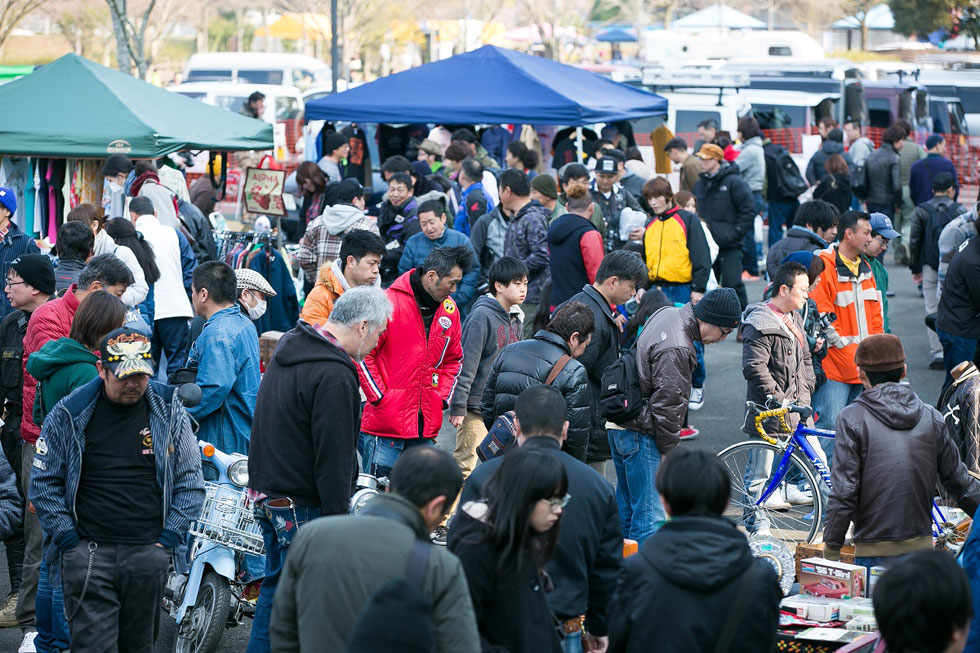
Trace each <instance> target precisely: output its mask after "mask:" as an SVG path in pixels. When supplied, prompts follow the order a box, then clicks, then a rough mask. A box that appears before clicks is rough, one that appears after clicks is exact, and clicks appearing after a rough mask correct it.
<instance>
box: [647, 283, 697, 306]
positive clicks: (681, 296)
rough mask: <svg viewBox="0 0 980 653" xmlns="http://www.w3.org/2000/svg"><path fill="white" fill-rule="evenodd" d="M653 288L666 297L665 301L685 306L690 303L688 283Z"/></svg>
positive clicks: (655, 285)
mask: <svg viewBox="0 0 980 653" xmlns="http://www.w3.org/2000/svg"><path fill="white" fill-rule="evenodd" d="M654 287H656V288H657V289H659V290H661V291H663V293H664V294H665V295H667V299H669V300H670V301H672V302H674V303H675V304H686V303H688V302H689V301H691V284H689V283H681V284H677V285H676V286H672V285H668V284H665V285H658V284H654Z"/></svg>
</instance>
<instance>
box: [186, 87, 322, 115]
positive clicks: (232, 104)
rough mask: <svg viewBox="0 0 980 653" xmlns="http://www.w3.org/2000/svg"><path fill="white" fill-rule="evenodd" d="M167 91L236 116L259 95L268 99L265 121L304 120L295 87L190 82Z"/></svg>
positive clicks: (300, 98) (300, 96)
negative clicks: (255, 93) (252, 97)
mask: <svg viewBox="0 0 980 653" xmlns="http://www.w3.org/2000/svg"><path fill="white" fill-rule="evenodd" d="M167 90H168V91H173V92H174V93H180V94H181V95H185V96H187V97H189V98H193V99H195V100H200V101H201V102H204V103H205V104H210V105H211V106H215V107H221V108H222V109H228V110H229V111H234V112H235V113H237V112H239V111H241V109H242V107H243V106H244V105H245V101H246V100H247V99H248V96H249V95H251V94H252V93H253V92H255V91H260V92H261V93H262V94H264V95H265V113H263V115H262V116H261V118H262V120H264V121H266V122H270V123H274V122H276V121H279V120H296V119H300V118H302V117H303V96H302V94H301V93H300V91H299V90H298V89H296V88H294V87H292V86H281V85H275V86H274V85H271V84H240V83H236V82H189V83H186V84H178V85H177V86H171V87H169V88H168V89H167Z"/></svg>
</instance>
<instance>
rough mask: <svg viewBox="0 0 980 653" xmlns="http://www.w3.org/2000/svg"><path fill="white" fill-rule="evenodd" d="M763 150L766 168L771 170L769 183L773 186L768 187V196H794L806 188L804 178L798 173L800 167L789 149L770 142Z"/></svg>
mask: <svg viewBox="0 0 980 653" xmlns="http://www.w3.org/2000/svg"><path fill="white" fill-rule="evenodd" d="M763 152H765V155H766V170H767V171H771V173H770V175H769V183H771V184H773V185H774V186H775V188H770V189H769V194H770V197H780V198H786V199H789V198H794V197H798V196H799V195H801V194H802V193H803V192H804V191H805V190H806V189H807V183H806V179H804V178H803V175H801V174H800V167H799V166H798V165H796V161H794V160H793V157H792V156H790V153H789V150H787V149H786V148H785V147H783V146H782V145H776V144H774V143H770V144H769V145H767V146H766V147H765V148H764V149H763ZM773 191H775V192H773Z"/></svg>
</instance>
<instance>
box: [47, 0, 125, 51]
mask: <svg viewBox="0 0 980 653" xmlns="http://www.w3.org/2000/svg"><path fill="white" fill-rule="evenodd" d="M44 12H45V13H46V14H47V15H48V16H50V17H51V19H52V20H53V21H54V23H55V25H57V26H58V31H59V32H61V35H62V36H63V37H64V38H65V40H66V41H68V43H69V45H71V49H72V52H74V53H75V54H77V55H80V56H87V57H90V58H94V56H95V53H96V52H97V51H98V52H101V53H104V52H105V38H106V37H107V36H108V35H109V34H111V33H112V19H111V18H110V17H109V11H108V8H107V7H106V3H105V1H104V0H58V1H55V2H48V3H47V4H46V5H45V6H44ZM100 45H101V47H100Z"/></svg>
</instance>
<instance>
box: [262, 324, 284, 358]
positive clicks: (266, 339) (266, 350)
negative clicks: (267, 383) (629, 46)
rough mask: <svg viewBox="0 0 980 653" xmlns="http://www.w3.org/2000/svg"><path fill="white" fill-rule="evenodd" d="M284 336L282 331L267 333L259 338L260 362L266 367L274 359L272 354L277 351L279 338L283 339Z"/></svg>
mask: <svg viewBox="0 0 980 653" xmlns="http://www.w3.org/2000/svg"><path fill="white" fill-rule="evenodd" d="M282 334H283V332H282V331H266V332H264V333H263V334H262V335H261V336H259V360H261V361H262V362H263V363H265V364H266V365H268V364H269V361H270V360H271V359H272V354H273V352H275V351H276V346H277V345H278V344H279V338H282Z"/></svg>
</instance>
